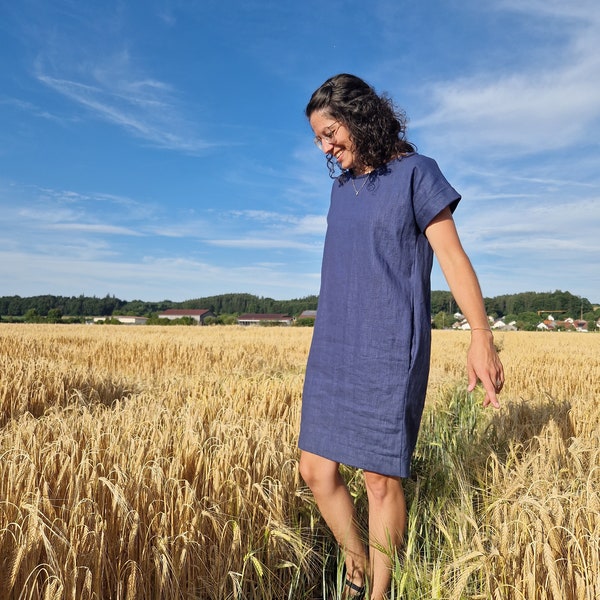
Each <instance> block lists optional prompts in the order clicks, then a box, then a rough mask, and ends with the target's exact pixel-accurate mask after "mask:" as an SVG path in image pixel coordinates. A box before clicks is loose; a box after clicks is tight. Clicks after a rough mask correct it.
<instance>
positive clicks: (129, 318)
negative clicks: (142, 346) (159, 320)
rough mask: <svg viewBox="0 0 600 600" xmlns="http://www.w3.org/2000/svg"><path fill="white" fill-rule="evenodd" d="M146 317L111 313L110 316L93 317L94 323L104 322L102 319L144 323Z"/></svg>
mask: <svg viewBox="0 0 600 600" xmlns="http://www.w3.org/2000/svg"><path fill="white" fill-rule="evenodd" d="M147 320H148V319H147V318H146V317H134V316H132V315H112V316H110V317H94V319H93V321H94V323H104V321H119V323H123V325H145V324H146V321H147Z"/></svg>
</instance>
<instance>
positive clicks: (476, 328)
mask: <svg viewBox="0 0 600 600" xmlns="http://www.w3.org/2000/svg"><path fill="white" fill-rule="evenodd" d="M471 331H489V332H490V333H492V330H491V329H490V328H489V327H472V328H471Z"/></svg>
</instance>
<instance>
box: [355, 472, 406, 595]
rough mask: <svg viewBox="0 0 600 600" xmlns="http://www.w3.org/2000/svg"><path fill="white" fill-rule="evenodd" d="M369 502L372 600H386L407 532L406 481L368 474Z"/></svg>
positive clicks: (366, 474)
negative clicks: (398, 552)
mask: <svg viewBox="0 0 600 600" xmlns="http://www.w3.org/2000/svg"><path fill="white" fill-rule="evenodd" d="M364 476H365V485H366V488H367V497H368V499H369V544H370V546H371V552H370V555H371V567H370V572H371V600H383V598H385V595H386V594H387V592H388V589H389V587H390V580H391V566H392V559H393V556H394V551H395V550H396V548H398V547H399V546H400V544H401V543H402V540H403V538H404V531H405V529H406V500H405V498H404V490H403V488H402V482H401V481H400V479H399V478H397V477H388V476H386V475H380V474H378V473H371V472H369V471H365V473H364Z"/></svg>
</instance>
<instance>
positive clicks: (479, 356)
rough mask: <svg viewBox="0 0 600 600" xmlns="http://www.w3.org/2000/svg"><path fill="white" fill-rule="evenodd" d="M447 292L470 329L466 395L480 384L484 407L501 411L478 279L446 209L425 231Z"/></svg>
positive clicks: (498, 375) (499, 377)
mask: <svg viewBox="0 0 600 600" xmlns="http://www.w3.org/2000/svg"><path fill="white" fill-rule="evenodd" d="M425 235H426V236H427V239H428V240H429V243H430V244H431V247H432V248H433V251H434V252H435V255H436V258H437V260H438V262H439V264H440V267H441V268H442V272H443V273H444V277H445V278H446V281H447V282H448V285H449V286H450V291H451V292H452V295H453V296H454V299H455V300H456V302H457V303H458V305H459V307H460V310H461V312H462V313H463V314H464V315H465V317H466V318H467V321H468V322H469V325H470V327H471V345H470V346H469V351H468V353H467V370H468V375H469V387H468V389H469V391H472V390H473V389H474V388H475V385H476V384H477V380H478V379H479V381H481V384H482V385H483V388H484V389H485V398H484V401H483V405H484V406H488V405H489V404H491V405H492V406H494V407H495V408H500V404H499V403H498V399H497V397H496V395H497V394H498V393H499V392H500V390H501V389H502V386H503V385H504V369H503V367H502V363H501V362H500V358H499V357H498V353H497V352H496V348H495V346H494V338H493V335H492V330H491V329H490V325H489V322H488V318H487V315H486V313H485V306H484V303H483V296H482V294H481V288H480V287H479V281H478V280H477V275H476V274H475V271H474V269H473V266H472V265H471V261H470V260H469V257H468V256H467V255H466V253H465V251H464V249H463V247H462V244H461V243H460V239H459V237H458V232H457V231H456V226H455V225H454V219H453V218H452V213H451V212H450V209H449V208H445V209H444V210H442V211H441V212H440V213H439V214H438V215H437V217H435V218H434V219H433V221H431V223H430V224H429V225H428V226H427V228H426V229H425Z"/></svg>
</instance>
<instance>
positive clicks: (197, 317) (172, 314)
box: [158, 308, 215, 325]
mask: <svg viewBox="0 0 600 600" xmlns="http://www.w3.org/2000/svg"><path fill="white" fill-rule="evenodd" d="M214 316H215V314H214V313H213V312H212V311H210V310H208V309H207V308H169V309H167V310H165V311H163V312H161V313H159V315H158V318H159V319H169V320H170V321H173V320H175V319H183V318H184V317H189V318H190V319H194V321H197V323H198V325H204V320H205V319H206V318H207V317H214Z"/></svg>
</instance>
